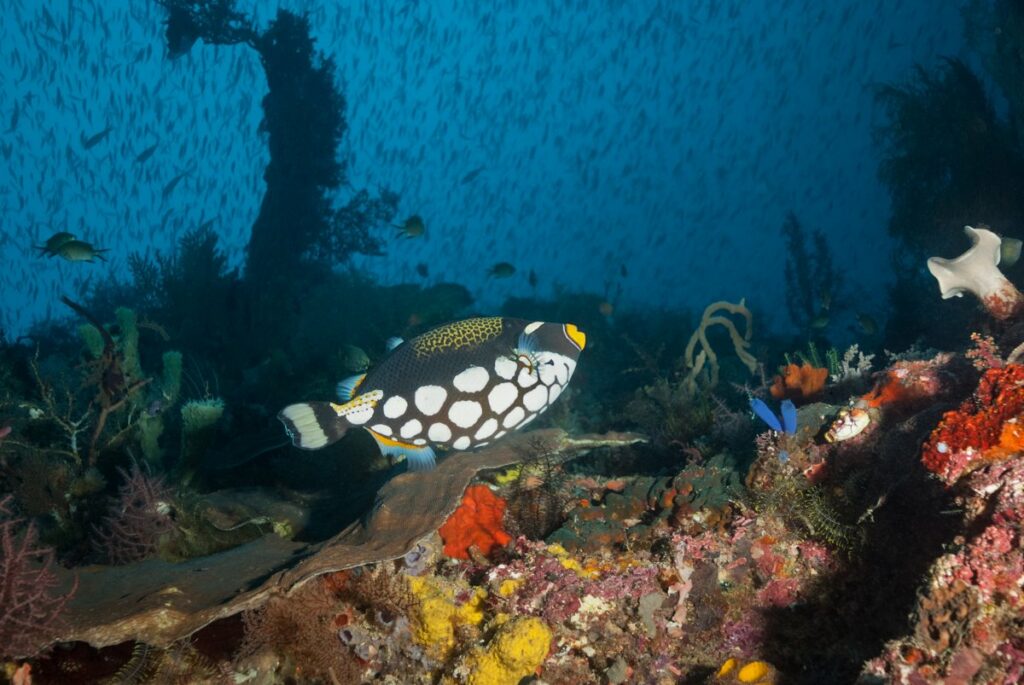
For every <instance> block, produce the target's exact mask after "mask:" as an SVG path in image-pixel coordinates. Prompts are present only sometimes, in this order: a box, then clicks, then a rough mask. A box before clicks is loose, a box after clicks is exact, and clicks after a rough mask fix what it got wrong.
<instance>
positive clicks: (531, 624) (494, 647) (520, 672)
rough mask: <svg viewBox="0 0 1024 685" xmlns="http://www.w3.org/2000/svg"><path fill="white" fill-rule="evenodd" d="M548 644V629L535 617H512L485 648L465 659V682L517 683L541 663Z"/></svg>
mask: <svg viewBox="0 0 1024 685" xmlns="http://www.w3.org/2000/svg"><path fill="white" fill-rule="evenodd" d="M550 646H551V630H550V629H549V628H548V627H547V625H546V624H545V623H544V621H542V620H540V619H539V618H534V617H532V616H527V617H523V618H517V619H513V620H511V621H509V622H507V623H505V624H503V625H502V626H501V627H500V628H498V632H497V633H495V635H494V638H493V639H491V643H490V644H489V645H488V646H487V649H476V650H474V651H473V652H472V653H471V654H470V655H469V656H468V657H467V658H466V669H467V671H468V672H469V677H468V678H467V680H466V682H467V683H468V684H469V685H517V684H518V683H519V681H520V680H522V679H523V678H525V677H527V676H529V675H532V674H533V672H534V671H536V670H537V668H538V667H539V666H540V665H541V664H542V663H544V659H545V658H546V657H547V655H548V649H549V647H550Z"/></svg>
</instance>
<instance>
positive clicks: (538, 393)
mask: <svg viewBox="0 0 1024 685" xmlns="http://www.w3.org/2000/svg"><path fill="white" fill-rule="evenodd" d="M547 403H548V389H547V388H545V387H544V386H543V385H538V386H537V387H536V388H534V389H533V390H531V391H529V392H528V393H526V394H525V395H523V406H524V407H526V408H527V409H529V410H530V411H537V410H538V409H540V408H541V407H543V406H544V405H545V404H547Z"/></svg>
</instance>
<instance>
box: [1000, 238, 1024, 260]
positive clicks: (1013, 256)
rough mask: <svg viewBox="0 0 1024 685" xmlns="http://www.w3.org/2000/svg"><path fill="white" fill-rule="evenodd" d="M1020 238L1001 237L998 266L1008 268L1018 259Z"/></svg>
mask: <svg viewBox="0 0 1024 685" xmlns="http://www.w3.org/2000/svg"><path fill="white" fill-rule="evenodd" d="M1021 245H1022V243H1021V241H1020V238H1007V237H1005V236H1004V237H1003V238H1002V240H1000V242H999V266H1004V267H1006V268H1010V267H1011V266H1013V265H1014V264H1016V263H1017V261H1018V260H1019V259H1020V252H1021Z"/></svg>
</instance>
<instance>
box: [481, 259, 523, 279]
mask: <svg viewBox="0 0 1024 685" xmlns="http://www.w3.org/2000/svg"><path fill="white" fill-rule="evenodd" d="M515 272H516V267H514V266H512V265H511V264H509V263H508V262H498V263H497V264H495V265H494V266H492V267H491V268H490V270H488V272H487V276H488V277H489V278H508V277H509V276H511V275H513V274H514V273H515Z"/></svg>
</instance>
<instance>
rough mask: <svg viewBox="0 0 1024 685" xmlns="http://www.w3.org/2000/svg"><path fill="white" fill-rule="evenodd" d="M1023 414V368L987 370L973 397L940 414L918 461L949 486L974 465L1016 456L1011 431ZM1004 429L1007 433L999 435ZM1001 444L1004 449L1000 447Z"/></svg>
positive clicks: (1014, 435) (1016, 437) (1016, 439)
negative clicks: (937, 423) (939, 419)
mask: <svg viewBox="0 0 1024 685" xmlns="http://www.w3.org/2000/svg"><path fill="white" fill-rule="evenodd" d="M1022 412H1024V365H1020V364H1010V365H1008V366H1006V367H1003V368H998V369H989V370H988V371H986V372H985V373H984V375H982V377H981V381H980V382H979V383H978V389H977V390H976V391H975V393H974V396H973V397H971V398H968V399H967V400H966V401H964V403H963V404H962V405H960V408H959V409H957V410H955V411H950V412H946V414H944V415H943V417H942V421H941V422H940V423H939V425H938V427H937V428H936V429H935V430H934V431H933V432H932V434H931V437H930V438H929V439H928V442H927V443H925V446H924V451H923V453H922V455H921V459H922V462H923V463H924V465H925V467H926V468H927V469H928V470H929V471H931V472H932V473H934V474H936V475H938V476H939V477H941V478H942V479H943V480H944V481H945V482H946V483H947V484H950V485H951V484H953V483H955V482H956V481H957V480H958V479H959V478H960V477H961V476H962V475H963V474H964V473H965V472H966V471H968V470H970V469H971V468H974V467H976V466H977V465H978V464H981V463H984V462H985V461H986V460H998V459H1002V458H1005V457H1006V456H1007V455H1008V454H1011V453H1014V452H1015V451H1016V448H1017V447H1018V442H1019V436H1020V433H1019V432H1018V431H1016V430H1014V429H1013V427H1012V426H1013V423H1015V422H1016V418H1017V417H1018V416H1019V415H1020V414H1021V413H1022ZM1008 424H1009V425H1010V426H1011V428H1010V429H1009V430H1004V429H1005V427H1006V426H1007V425H1008ZM1004 439H1005V440H1006V441H1007V444H1003V440H1004ZM993 448H998V449H993Z"/></svg>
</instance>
